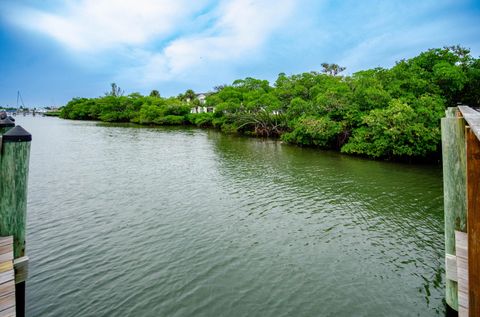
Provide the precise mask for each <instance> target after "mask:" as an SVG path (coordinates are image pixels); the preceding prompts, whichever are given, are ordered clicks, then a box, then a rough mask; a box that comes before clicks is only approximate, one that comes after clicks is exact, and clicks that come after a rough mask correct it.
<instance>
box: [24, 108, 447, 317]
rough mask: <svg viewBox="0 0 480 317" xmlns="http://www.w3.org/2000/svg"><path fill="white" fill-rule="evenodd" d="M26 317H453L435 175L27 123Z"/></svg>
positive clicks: (147, 132) (196, 137)
mask: <svg viewBox="0 0 480 317" xmlns="http://www.w3.org/2000/svg"><path fill="white" fill-rule="evenodd" d="M17 123H18V124H20V125H22V126H23V127H24V128H26V129H27V130H29V131H30V132H31V133H32V135H33V142H32V155H31V172H30V184H29V185H30V188H29V206H28V208H29V210H28V228H27V230H28V236H27V239H28V240H27V252H28V255H29V256H30V258H31V263H30V278H29V281H28V284H27V314H28V316H437V315H443V314H444V306H443V305H444V304H443V298H444V295H443V293H444V291H443V285H444V269H443V261H444V260H443V257H444V251H443V212H442V204H443V198H442V179H441V169H440V168H439V167H437V166H415V165H403V164H394V163H385V162H375V161H369V160H363V159H358V158H352V157H347V156H342V155H339V154H336V153H331V152H322V151H318V150H312V149H302V148H297V147H291V146H285V145H282V144H280V143H279V142H275V141H271V140H270V141H265V140H257V139H247V138H238V137H231V136H226V135H222V134H219V133H217V132H215V131H206V130H197V129H168V128H134V127H128V126H113V125H105V124H98V123H94V122H74V121H65V120H61V119H57V118H41V117H35V118H32V117H18V118H17Z"/></svg>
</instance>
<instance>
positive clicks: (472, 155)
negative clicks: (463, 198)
mask: <svg viewBox="0 0 480 317" xmlns="http://www.w3.org/2000/svg"><path fill="white" fill-rule="evenodd" d="M465 134H466V141H467V213H468V226H467V227H468V228H467V229H468V273H469V274H468V286H469V287H468V288H469V292H468V293H469V294H468V298H469V315H470V316H477V317H478V316H480V302H479V301H480V140H479V138H478V137H477V136H476V135H475V134H474V132H473V131H472V129H471V128H468V129H467V130H466V132H465Z"/></svg>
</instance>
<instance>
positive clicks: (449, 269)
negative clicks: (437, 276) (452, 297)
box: [445, 254, 458, 282]
mask: <svg viewBox="0 0 480 317" xmlns="http://www.w3.org/2000/svg"><path fill="white" fill-rule="evenodd" d="M445 277H446V278H447V279H449V280H452V281H454V282H457V279H458V278H457V257H456V256H455V255H451V254H445Z"/></svg>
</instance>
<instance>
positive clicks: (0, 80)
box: [0, 0, 480, 107]
mask: <svg viewBox="0 0 480 317" xmlns="http://www.w3.org/2000/svg"><path fill="white" fill-rule="evenodd" d="M479 21H480V0H402V1H393V0H383V1H380V0H377V1H374V0H362V1H359V0H336V1H334V0H224V1H213V0H195V1H187V0H174V1H173V0H75V1H74V0H65V1H58V0H44V1H34V0H0V106H6V105H10V106H16V105H17V91H20V92H21V95H22V97H23V100H24V102H25V106H27V107H34V106H37V107H39V106H52V105H56V106H58V105H63V104H65V103H66V102H68V101H69V100H70V99H71V98H73V97H97V96H101V95H104V93H105V92H106V91H108V90H109V88H110V84H111V83H113V82H115V83H117V85H118V86H120V87H121V88H122V89H123V90H124V91H125V93H127V94H129V93H132V92H139V93H142V94H148V93H150V91H151V90H152V89H157V90H158V91H160V94H161V95H162V96H175V95H177V94H179V93H182V92H184V91H185V90H187V89H193V90H194V91H196V92H207V91H209V90H212V89H213V87H215V86H218V85H221V84H231V83H232V82H233V81H234V80H235V79H239V78H245V77H255V78H260V79H267V80H269V81H270V82H271V83H272V84H273V83H274V81H275V79H276V78H277V76H278V74H279V73H282V72H283V73H286V74H287V75H291V74H297V73H302V72H308V71H319V70H321V66H320V65H321V63H323V62H328V63H337V64H339V65H341V66H344V67H346V68H347V70H346V72H345V73H346V74H352V73H354V72H356V71H359V70H362V69H368V68H374V67H379V66H380V67H391V66H393V65H394V64H395V62H396V61H398V60H400V59H404V58H410V57H413V56H416V55H418V54H419V53H420V52H422V51H425V50H427V49H429V48H439V47H443V46H450V45H457V44H459V45H461V46H464V47H467V48H469V49H470V50H471V53H472V55H473V56H474V57H476V58H478V57H479V55H480V22H479Z"/></svg>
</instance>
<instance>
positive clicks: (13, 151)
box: [0, 126, 32, 316]
mask: <svg viewBox="0 0 480 317" xmlns="http://www.w3.org/2000/svg"><path fill="white" fill-rule="evenodd" d="M31 140H32V136H31V134H30V133H28V132H27V131H25V130H24V129H23V128H22V127H21V126H16V127H14V128H12V129H10V130H9V131H8V132H6V133H5V134H4V135H3V136H2V147H1V152H0V153H1V155H0V180H1V182H0V236H10V235H11V236H13V255H14V258H15V259H19V258H22V257H24V256H25V228H26V220H27V217H26V216H27V213H26V212H27V182H28V171H29V160H30V143H31ZM16 283H17V284H16V285H15V288H16V291H15V292H16V302H17V305H16V309H17V310H16V312H17V316H24V315H25V305H24V304H21V303H24V302H25V282H24V281H18V280H16Z"/></svg>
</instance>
